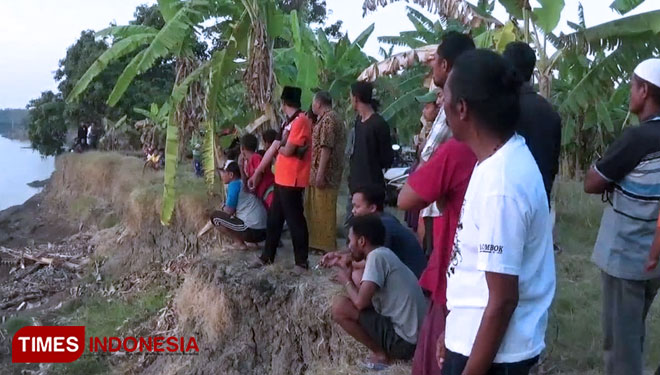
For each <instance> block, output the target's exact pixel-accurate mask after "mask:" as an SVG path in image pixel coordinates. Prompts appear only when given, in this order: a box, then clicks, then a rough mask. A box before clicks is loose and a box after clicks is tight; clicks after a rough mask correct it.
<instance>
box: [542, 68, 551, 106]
mask: <svg viewBox="0 0 660 375" xmlns="http://www.w3.org/2000/svg"><path fill="white" fill-rule="evenodd" d="M550 90H552V75H551V74H547V75H546V74H543V73H539V94H540V95H541V96H542V97H544V98H546V99H548V100H549V99H550Z"/></svg>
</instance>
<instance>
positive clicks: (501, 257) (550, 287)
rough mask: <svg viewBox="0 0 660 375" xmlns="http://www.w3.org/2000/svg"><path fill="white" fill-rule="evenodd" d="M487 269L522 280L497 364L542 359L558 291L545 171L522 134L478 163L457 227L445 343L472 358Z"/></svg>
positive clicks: (483, 305)
mask: <svg viewBox="0 0 660 375" xmlns="http://www.w3.org/2000/svg"><path fill="white" fill-rule="evenodd" d="M485 272H494V273H501V274H508V275H517V276H518V293H519V300H518V306H517V307H516V310H515V311H514V313H513V315H512V317H511V320H510V322H509V327H508V329H507V331H506V334H505V336H504V338H503V340H502V343H501V346H500V348H499V350H498V352H497V355H496V356H495V360H494V362H495V363H514V362H519V361H523V360H526V359H530V358H534V357H535V356H537V355H539V354H540V353H541V351H542V350H543V349H544V348H545V331H546V328H547V324H548V309H549V307H550V304H551V303H552V299H553V297H554V294H555V281H556V280H555V263H554V253H553V248H552V227H551V221H550V212H549V211H548V202H547V195H546V192H545V188H544V186H543V179H542V178H541V173H540V172H539V169H538V167H537V165H536V162H535V161H534V158H533V157H532V154H531V153H530V151H529V149H528V148H527V145H526V144H525V140H524V139H523V138H522V137H521V136H519V135H514V136H513V137H512V138H511V139H509V141H508V142H507V143H506V144H505V145H504V146H502V147H501V148H500V149H499V150H498V151H497V152H496V153H495V154H493V156H491V157H489V158H488V159H486V160H484V161H483V162H481V163H478V164H477V166H476V167H475V169H474V172H473V173H472V177H471V178H470V183H469V185H468V189H467V192H466V193H465V201H464V202H463V209H462V213H461V219H460V221H459V224H458V227H457V229H456V237H455V240H454V249H453V252H452V257H451V262H450V265H449V270H448V281H447V308H448V309H449V311H450V312H449V315H448V316H447V326H446V333H445V344H446V347H447V349H448V350H451V351H452V352H455V353H459V354H462V355H464V356H468V357H469V356H470V352H471V351H472V346H473V345H474V341H475V338H476V336H477V331H478V330H479V326H480V324H481V319H482V316H483V313H484V310H485V308H486V305H487V304H488V285H487V283H486V274H485Z"/></svg>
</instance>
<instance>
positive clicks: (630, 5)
mask: <svg viewBox="0 0 660 375" xmlns="http://www.w3.org/2000/svg"><path fill="white" fill-rule="evenodd" d="M644 1H645V0H614V1H613V2H612V4H610V8H612V9H614V10H615V11H616V12H617V13H619V14H621V15H624V14H626V13H628V12H630V11H631V10H633V9H635V8H637V7H638V6H639V5H640V4H642V3H643V2H644Z"/></svg>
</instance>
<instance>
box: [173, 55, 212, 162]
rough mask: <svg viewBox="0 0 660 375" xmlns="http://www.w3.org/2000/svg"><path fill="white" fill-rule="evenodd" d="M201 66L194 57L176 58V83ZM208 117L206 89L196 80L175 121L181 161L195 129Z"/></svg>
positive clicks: (178, 109) (177, 112)
mask: <svg viewBox="0 0 660 375" xmlns="http://www.w3.org/2000/svg"><path fill="white" fill-rule="evenodd" d="M198 66H199V60H197V59H196V58H194V57H178V58H177V60H176V81H175V85H178V84H179V83H181V82H182V81H183V80H184V79H186V77H188V75H189V74H190V73H192V72H193V71H194V70H195V69H196V68H197V67H198ZM205 118H206V108H205V106H204V90H203V88H202V85H201V83H199V82H194V83H193V84H191V85H190V88H189V89H188V95H187V96H186V98H185V99H184V100H183V101H181V103H180V104H179V106H178V107H177V108H176V114H175V121H176V123H177V124H178V125H179V161H181V160H183V159H184V158H185V157H186V155H187V153H188V152H187V151H188V145H189V143H190V140H191V138H192V134H193V132H194V131H196V130H198V129H199V124H201V123H202V121H204V119H205Z"/></svg>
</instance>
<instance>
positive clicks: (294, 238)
mask: <svg viewBox="0 0 660 375" xmlns="http://www.w3.org/2000/svg"><path fill="white" fill-rule="evenodd" d="M304 191H305V189H304V188H295V187H288V186H281V185H277V184H276V185H275V191H274V194H273V195H274V197H273V204H272V205H271V206H270V209H269V210H268V221H267V228H266V246H265V247H264V251H263V252H262V254H261V260H263V261H264V262H266V263H272V262H274V261H275V254H276V253H277V246H278V245H279V243H280V238H281V237H282V228H283V227H284V222H285V221H286V223H287V224H288V226H289V231H290V232H291V242H293V253H294V256H295V262H296V265H298V266H301V267H304V268H307V267H308V264H307V254H308V253H309V232H308V231H307V221H306V220H305V213H304V208H303V193H304Z"/></svg>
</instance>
